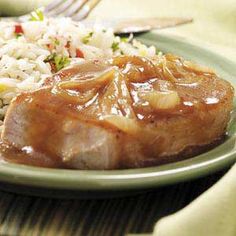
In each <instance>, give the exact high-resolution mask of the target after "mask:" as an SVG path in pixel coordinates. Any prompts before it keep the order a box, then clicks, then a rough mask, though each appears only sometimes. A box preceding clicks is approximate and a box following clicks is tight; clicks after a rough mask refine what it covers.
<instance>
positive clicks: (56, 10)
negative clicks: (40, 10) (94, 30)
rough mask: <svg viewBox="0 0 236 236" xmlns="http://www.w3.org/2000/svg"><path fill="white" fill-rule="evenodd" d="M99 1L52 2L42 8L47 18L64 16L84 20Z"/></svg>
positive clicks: (66, 0)
mask: <svg viewBox="0 0 236 236" xmlns="http://www.w3.org/2000/svg"><path fill="white" fill-rule="evenodd" d="M100 1H101V0H54V1H52V2H51V3H50V4H49V5H47V6H46V7H45V8H44V13H45V14H46V15H47V16H49V17H53V16H59V15H62V16H66V17H71V18H72V19H73V20H76V21H80V20H82V19H85V18H86V17H87V16H88V15H89V13H90V12H91V11H92V10H93V8H94V7H95V6H96V5H97V4H98V3H99V2H100Z"/></svg>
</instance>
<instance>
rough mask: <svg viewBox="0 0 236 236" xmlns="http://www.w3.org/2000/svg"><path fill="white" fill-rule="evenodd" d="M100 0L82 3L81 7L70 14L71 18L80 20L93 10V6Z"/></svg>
mask: <svg viewBox="0 0 236 236" xmlns="http://www.w3.org/2000/svg"><path fill="white" fill-rule="evenodd" d="M100 1H101V0H89V2H87V3H86V4H84V5H83V7H82V8H81V9H79V10H78V11H77V12H75V14H74V15H73V16H72V19H73V20H75V21H80V20H83V19H84V18H86V17H87V16H88V15H89V13H90V12H91V11H92V10H93V8H94V7H95V6H96V5H97V4H98V3H99V2H100Z"/></svg>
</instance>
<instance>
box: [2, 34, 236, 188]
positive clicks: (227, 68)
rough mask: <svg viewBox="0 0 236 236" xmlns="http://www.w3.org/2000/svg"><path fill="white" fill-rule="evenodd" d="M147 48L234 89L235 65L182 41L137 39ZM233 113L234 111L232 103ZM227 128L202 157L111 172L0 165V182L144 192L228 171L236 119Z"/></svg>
mask: <svg viewBox="0 0 236 236" xmlns="http://www.w3.org/2000/svg"><path fill="white" fill-rule="evenodd" d="M137 38H138V39H139V40H140V41H142V42H144V43H146V44H147V45H154V46H156V47H157V48H158V49H160V50H162V51H164V52H172V53H175V54H177V55H180V56H183V57H185V58H187V59H191V60H193V61H196V62H198V63H200V64H203V65H207V66H209V67H212V68H214V69H215V70H216V72H217V73H218V74H219V75H220V76H221V77H222V78H225V79H226V80H228V81H230V82H231V83H232V84H233V86H234V87H236V64H235V63H234V62H232V61H230V60H228V59H226V58H224V57H222V56H220V55H218V54H216V53H214V52H213V51H210V50H208V49H206V48H204V47H202V46H198V45H196V44H193V43H191V42H187V40H186V39H181V38H176V37H175V38H174V37H171V36H167V35H163V34H156V33H155V34H154V33H147V34H144V35H141V36H138V37H137ZM234 104H235V109H236V102H235V103H234ZM235 117H236V116H235V113H234V114H232V119H231V122H230V124H229V128H228V133H229V137H228V138H227V139H226V140H225V142H224V143H223V144H221V145H219V146H217V147H216V148H214V149H212V150H211V151H208V152H206V153H204V154H201V155H198V156H195V157H193V158H190V159H187V160H184V161H179V162H175V163H171V164H166V165H161V166H157V167H149V168H139V169H129V170H112V171H89V170H62V169H48V168H38V167H31V166H25V165H19V164H12V163H5V162H2V163H0V181H1V182H5V183H9V184H15V185H19V186H32V187H39V188H47V189H59V190H78V191H122V190H138V189H148V188H152V187H158V186H163V185H167V184H173V183H177V182H182V181H186V180H190V179H194V178H197V177H201V176H204V175H208V174H210V173H213V172H215V171H217V170H220V169H223V168H226V167H229V166H230V165H232V164H233V163H234V162H235V161H236V144H235V143H236V118H235Z"/></svg>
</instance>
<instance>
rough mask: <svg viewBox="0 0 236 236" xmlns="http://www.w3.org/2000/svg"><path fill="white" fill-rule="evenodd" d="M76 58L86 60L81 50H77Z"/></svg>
mask: <svg viewBox="0 0 236 236" xmlns="http://www.w3.org/2000/svg"><path fill="white" fill-rule="evenodd" d="M76 57H80V58H84V54H83V52H82V51H81V50H80V49H79V48H77V49H76Z"/></svg>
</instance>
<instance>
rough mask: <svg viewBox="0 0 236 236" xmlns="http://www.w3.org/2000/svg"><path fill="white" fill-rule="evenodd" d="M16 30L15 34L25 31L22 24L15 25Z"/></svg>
mask: <svg viewBox="0 0 236 236" xmlns="http://www.w3.org/2000/svg"><path fill="white" fill-rule="evenodd" d="M14 32H15V34H23V33H24V31H23V29H22V26H21V25H15V31H14Z"/></svg>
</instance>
